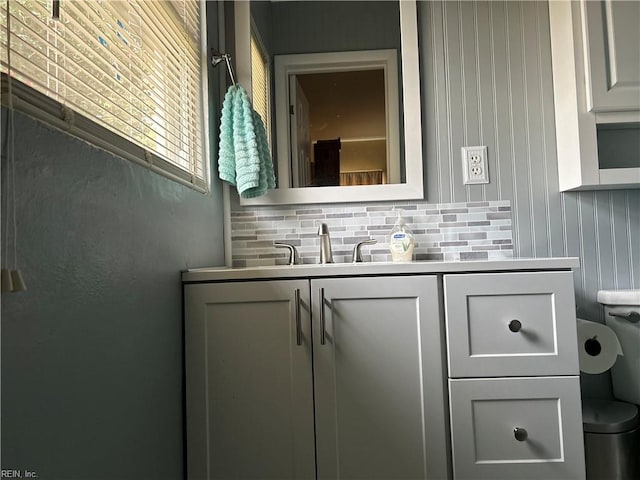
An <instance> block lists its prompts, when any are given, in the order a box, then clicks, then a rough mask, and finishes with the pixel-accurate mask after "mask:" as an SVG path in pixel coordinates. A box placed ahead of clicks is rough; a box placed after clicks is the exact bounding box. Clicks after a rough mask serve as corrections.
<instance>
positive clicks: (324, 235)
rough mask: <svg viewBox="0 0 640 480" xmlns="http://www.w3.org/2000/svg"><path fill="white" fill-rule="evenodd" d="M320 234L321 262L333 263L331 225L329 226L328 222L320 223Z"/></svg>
mask: <svg viewBox="0 0 640 480" xmlns="http://www.w3.org/2000/svg"><path fill="white" fill-rule="evenodd" d="M318 235H319V236H320V263H333V254H332V253H331V238H330V237H329V227H327V224H326V223H321V224H320V228H318Z"/></svg>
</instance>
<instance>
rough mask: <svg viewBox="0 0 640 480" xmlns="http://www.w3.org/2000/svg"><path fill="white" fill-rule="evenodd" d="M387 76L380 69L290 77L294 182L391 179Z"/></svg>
mask: <svg viewBox="0 0 640 480" xmlns="http://www.w3.org/2000/svg"><path fill="white" fill-rule="evenodd" d="M384 77H385V75H384V70H382V69H378V70H363V71H355V72H354V71H347V72H327V73H308V74H298V75H291V76H290V79H289V88H290V89H291V92H292V93H293V96H292V100H295V102H292V104H293V105H294V106H295V107H294V114H293V115H291V122H290V123H291V132H292V133H294V132H295V137H294V135H292V137H294V138H292V140H297V141H294V142H292V144H293V145H296V148H294V149H292V152H291V153H292V155H291V162H292V171H293V172H292V173H293V180H294V182H293V183H294V187H317V186H332V185H333V186H335V185H381V184H384V183H387V122H386V111H385V88H384V85H385V83H384ZM294 86H295V87H294ZM294 127H295V130H294ZM296 174H297V175H296Z"/></svg>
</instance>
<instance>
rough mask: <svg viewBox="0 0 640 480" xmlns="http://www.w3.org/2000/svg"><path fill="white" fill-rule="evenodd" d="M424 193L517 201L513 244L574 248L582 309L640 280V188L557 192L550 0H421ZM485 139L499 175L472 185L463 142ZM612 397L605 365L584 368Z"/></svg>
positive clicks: (586, 314) (592, 391)
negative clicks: (466, 177) (595, 371)
mask: <svg viewBox="0 0 640 480" xmlns="http://www.w3.org/2000/svg"><path fill="white" fill-rule="evenodd" d="M419 13H420V16H419V22H420V35H421V37H420V47H421V52H420V61H421V69H422V96H423V128H424V132H425V135H424V152H425V166H426V168H425V170H426V185H427V187H426V188H427V198H428V200H429V201H430V202H434V203H441V202H461V201H468V200H510V201H511V202H512V203H511V206H512V210H513V241H514V249H515V250H514V255H516V256H524V257H548V256H554V257H557V256H577V257H580V261H581V264H582V265H581V268H580V269H579V270H577V271H576V273H575V286H576V301H577V307H578V315H579V316H580V317H582V318H585V319H589V320H596V321H602V311H601V308H600V306H599V305H598V304H597V302H596V293H597V291H598V290H599V289H624V288H640V190H618V191H597V192H569V193H559V191H558V178H557V166H558V159H557V155H556V148H555V138H556V137H555V120H554V114H553V108H554V107H553V84H552V72H551V46H550V38H549V13H548V5H547V3H546V2H498V1H496V2H421V3H420V11H419ZM463 145H487V146H488V151H489V174H490V177H491V183H489V184H488V185H486V186H464V185H463V184H462V170H461V160H460V147H461V146H463ZM583 387H584V391H585V393H586V394H589V395H602V396H607V395H608V394H609V393H608V381H607V375H602V376H583Z"/></svg>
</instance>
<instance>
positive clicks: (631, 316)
mask: <svg viewBox="0 0 640 480" xmlns="http://www.w3.org/2000/svg"><path fill="white" fill-rule="evenodd" d="M609 316H611V317H616V318H623V319H625V320H628V321H630V322H631V323H638V322H640V313H638V312H634V311H631V312H627V313H616V312H609Z"/></svg>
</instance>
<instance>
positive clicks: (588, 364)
mask: <svg viewBox="0 0 640 480" xmlns="http://www.w3.org/2000/svg"><path fill="white" fill-rule="evenodd" d="M577 322H578V362H579V364H580V371H582V372H584V373H602V372H605V371H607V370H609V369H610V368H611V367H612V366H613V364H614V363H616V359H617V358H618V355H622V346H621V345H620V340H618V337H617V335H616V334H615V333H614V331H613V330H611V329H610V328H609V327H607V326H606V325H603V324H601V323H596V322H590V321H588V320H582V319H581V318H578V319H577Z"/></svg>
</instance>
